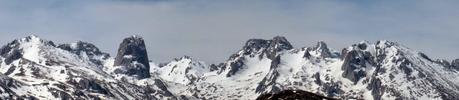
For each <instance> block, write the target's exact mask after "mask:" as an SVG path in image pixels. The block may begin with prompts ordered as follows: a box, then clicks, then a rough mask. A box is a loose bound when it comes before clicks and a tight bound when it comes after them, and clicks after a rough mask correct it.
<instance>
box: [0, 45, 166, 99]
mask: <svg viewBox="0 0 459 100" xmlns="http://www.w3.org/2000/svg"><path fill="white" fill-rule="evenodd" d="M76 44H79V43H76ZM78 48H80V46H78V45H77V46H71V49H61V48H58V47H56V46H55V44H54V43H53V42H51V41H46V40H42V39H40V38H38V37H36V36H29V37H26V38H22V39H17V40H14V41H13V42H11V43H9V44H8V45H6V46H3V47H2V48H1V50H0V52H1V55H2V58H1V59H2V63H1V66H0V72H1V73H2V75H1V76H2V77H3V78H2V80H1V81H4V82H5V84H6V85H5V86H3V87H2V88H3V90H4V91H6V92H2V95H1V97H0V98H2V99H20V98H22V99H34V98H35V99H96V98H97V99H136V98H137V99H157V98H174V96H172V95H171V94H170V93H169V92H168V91H167V90H166V89H161V88H158V87H157V86H156V85H155V86H140V85H135V84H131V83H128V82H124V81H122V80H116V79H115V78H114V77H112V75H110V74H107V73H106V72H105V71H103V70H102V67H111V66H103V65H101V64H100V63H101V62H104V59H106V57H108V55H107V54H106V53H100V52H99V53H98V54H97V52H96V51H98V49H97V48H95V47H93V48H95V49H93V50H94V51H95V52H93V53H90V52H86V51H85V50H87V49H89V48H84V49H80V50H83V51H82V52H80V51H76V50H78ZM90 51H91V50H90ZM99 54H101V55H103V56H100V55H99ZM96 58H102V59H96ZM96 60H99V61H96ZM95 61H96V62H95ZM157 83H160V81H158V82H151V84H157ZM153 94H154V95H153Z"/></svg>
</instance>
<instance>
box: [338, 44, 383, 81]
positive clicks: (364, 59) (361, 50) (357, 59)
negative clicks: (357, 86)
mask: <svg viewBox="0 0 459 100" xmlns="http://www.w3.org/2000/svg"><path fill="white" fill-rule="evenodd" d="M367 47H368V43H366V42H361V43H359V44H354V45H353V49H351V50H348V49H344V50H342V51H343V53H342V55H343V60H344V62H343V65H342V66H341V69H342V70H343V71H344V72H343V74H342V75H343V77H345V78H347V79H349V80H351V81H353V82H354V83H356V82H357V81H359V80H360V79H361V78H363V77H365V76H366V72H365V69H366V68H367V67H371V66H375V65H376V63H375V60H374V59H375V58H374V56H373V55H371V53H370V52H369V51H367V50H366V49H367ZM369 65H370V66H369Z"/></svg>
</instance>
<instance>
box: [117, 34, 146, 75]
mask: <svg viewBox="0 0 459 100" xmlns="http://www.w3.org/2000/svg"><path fill="white" fill-rule="evenodd" d="M114 66H119V67H120V68H118V69H116V70H115V73H118V74H126V75H130V76H136V77H137V78H139V79H141V78H148V77H150V71H149V70H150V64H149V60H148V55H147V50H146V47H145V42H144V40H143V38H142V37H139V36H131V37H128V38H126V39H124V40H123V42H122V43H121V44H120V47H119V49H118V55H117V56H116V58H115V63H114Z"/></svg>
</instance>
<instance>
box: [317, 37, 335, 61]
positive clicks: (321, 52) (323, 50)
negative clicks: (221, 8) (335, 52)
mask: <svg viewBox="0 0 459 100" xmlns="http://www.w3.org/2000/svg"><path fill="white" fill-rule="evenodd" d="M313 52H314V54H315V55H317V56H320V57H324V58H327V57H331V56H332V54H331V52H330V49H329V48H328V47H327V44H326V43H325V42H324V41H319V42H317V44H316V45H315V46H314V47H313Z"/></svg>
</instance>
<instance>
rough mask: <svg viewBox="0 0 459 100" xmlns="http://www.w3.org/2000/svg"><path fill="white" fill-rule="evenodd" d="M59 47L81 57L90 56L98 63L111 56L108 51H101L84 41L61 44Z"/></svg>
mask: <svg viewBox="0 0 459 100" xmlns="http://www.w3.org/2000/svg"><path fill="white" fill-rule="evenodd" d="M57 47H58V48H61V49H63V50H66V51H69V52H71V53H74V54H76V55H78V56H80V57H88V58H89V59H90V60H91V62H93V63H95V64H98V65H102V61H101V60H105V59H107V58H109V57H110V55H109V54H108V53H105V52H101V51H100V50H99V48H97V47H96V46H95V45H93V44H91V43H88V42H83V41H78V42H76V43H71V44H61V45H59V46H57Z"/></svg>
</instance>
